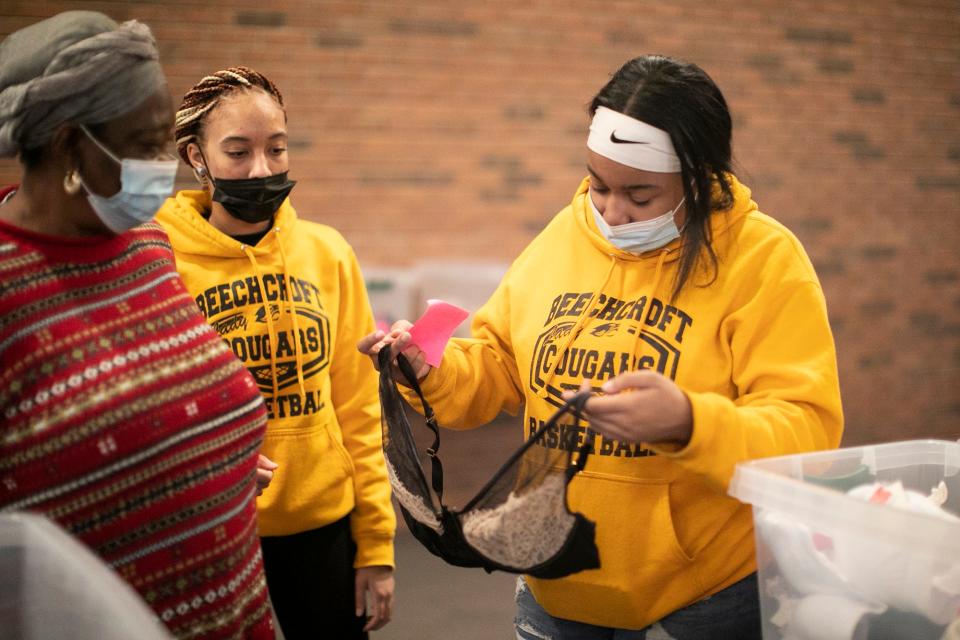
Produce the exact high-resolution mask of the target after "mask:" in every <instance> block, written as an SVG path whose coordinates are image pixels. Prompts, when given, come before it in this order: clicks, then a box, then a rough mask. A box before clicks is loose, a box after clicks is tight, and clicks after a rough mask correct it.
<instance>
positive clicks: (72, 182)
mask: <svg viewBox="0 0 960 640" xmlns="http://www.w3.org/2000/svg"><path fill="white" fill-rule="evenodd" d="M81 186H83V185H82V184H81V183H80V174H79V173H77V172H76V171H74V170H73V169H71V170H69V171H67V175H65V176H63V190H64V191H65V192H66V193H67V195H68V196H75V195H77V194H78V193H80V187H81Z"/></svg>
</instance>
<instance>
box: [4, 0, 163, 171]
mask: <svg viewBox="0 0 960 640" xmlns="http://www.w3.org/2000/svg"><path fill="white" fill-rule="evenodd" d="M164 83H165V79H164V76H163V71H162V70H161V68H160V62H159V55H158V53H157V46H156V42H155V41H154V39H153V34H151V33H150V29H149V27H147V26H146V25H145V24H142V23H140V22H137V21H136V20H130V21H128V22H124V23H123V24H122V25H119V26H118V25H117V23H116V22H114V21H113V20H111V19H110V18H108V17H107V16H105V15H103V14H101V13H97V12H94V11H65V12H63V13H60V14H57V15H55V16H53V17H52V18H48V19H46V20H43V21H41V22H37V23H35V24H32V25H30V26H29V27H25V28H23V29H21V30H19V31H16V32H14V33H12V34H10V35H9V36H7V38H6V39H4V40H3V42H0V157H11V156H13V155H16V154H17V153H18V152H20V151H23V150H25V149H35V148H38V147H42V146H43V145H44V144H46V143H47V142H48V141H49V140H50V138H51V137H52V136H53V134H54V132H56V130H57V128H58V127H60V126H61V125H63V124H65V123H68V122H73V123H76V124H85V125H94V124H101V123H104V122H108V121H110V120H113V119H114V118H117V117H119V116H121V115H123V114H125V113H128V112H130V111H131V110H133V109H134V108H135V107H136V106H138V105H139V104H140V103H142V102H143V101H144V100H145V99H146V98H147V97H148V96H149V95H150V94H151V93H153V92H154V91H156V90H157V88H158V87H160V86H162V85H163V84H164Z"/></svg>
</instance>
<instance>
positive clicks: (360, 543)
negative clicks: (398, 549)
mask: <svg viewBox="0 0 960 640" xmlns="http://www.w3.org/2000/svg"><path fill="white" fill-rule="evenodd" d="M356 543H357V555H356V556H355V557H354V560H353V568H354V569H360V568H362V567H376V566H384V567H390V568H391V569H393V568H394V567H395V566H396V565H395V563H394V558H393V536H389V535H388V536H383V535H368V536H361V537H360V538H358V539H357V540H356Z"/></svg>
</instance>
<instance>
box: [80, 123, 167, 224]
mask: <svg viewBox="0 0 960 640" xmlns="http://www.w3.org/2000/svg"><path fill="white" fill-rule="evenodd" d="M80 128H81V129H82V130H83V132H84V133H85V134H87V137H88V138H90V140H92V141H93V143H94V144H95V145H97V147H98V148H99V149H100V150H101V151H103V152H104V153H105V154H106V155H107V157H109V158H110V159H111V160H113V161H114V162H116V163H117V164H119V165H120V191H118V192H116V193H115V194H113V195H112V196H110V197H109V198H105V197H103V196H98V195H97V194H95V193H94V192H93V191H91V190H90V187H88V186H87V185H86V183H84V182H83V179H82V178H81V179H80V183H81V184H83V188H84V189H86V190H87V201H88V202H89V203H90V206H91V207H93V211H94V213H96V214H97V217H98V218H100V221H101V222H103V224H104V225H106V227H107V228H108V229H110V230H111V231H113V232H114V233H123V232H124V231H127V230H128V229H132V228H133V227H135V226H137V225H140V224H143V223H144V222H149V221H150V220H152V219H153V216H155V215H156V213H157V210H158V209H159V208H160V205H162V204H163V201H164V200H166V199H167V198H168V197H170V194H172V193H173V185H174V181H175V180H176V177H177V160H176V159H175V158H173V157H172V156H167V157H168V158H169V159H166V158H165V159H154V160H138V159H135V158H123V159H122V160H121V159H120V158H118V157H117V156H116V155H114V154H113V152H111V151H110V150H109V149H107V148H106V147H105V146H103V144H102V143H101V142H100V141H99V140H97V139H96V138H94V137H93V135H92V134H91V133H90V132H89V131H88V130H87V128H86V127H84V126H83V125H80Z"/></svg>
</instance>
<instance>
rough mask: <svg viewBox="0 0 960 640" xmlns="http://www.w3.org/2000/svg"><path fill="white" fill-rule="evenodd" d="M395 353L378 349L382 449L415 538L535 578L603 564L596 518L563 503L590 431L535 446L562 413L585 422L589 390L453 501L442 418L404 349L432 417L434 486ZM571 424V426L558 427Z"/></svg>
mask: <svg viewBox="0 0 960 640" xmlns="http://www.w3.org/2000/svg"><path fill="white" fill-rule="evenodd" d="M389 351H390V350H389V349H383V350H382V351H381V352H380V354H379V356H378V357H379V365H380V404H381V406H382V408H383V417H382V425H383V452H384V457H385V458H386V462H387V471H388V473H389V476H390V484H391V486H392V487H393V494H394V496H396V498H397V501H398V502H399V503H400V510H401V512H402V513H403V518H404V520H405V521H406V523H407V527H408V528H409V529H410V531H411V532H412V533H413V535H414V536H415V537H416V538H417V540H419V541H420V542H421V544H423V546H425V547H426V548H427V549H428V550H429V551H430V552H432V553H433V554H434V555H437V556H439V557H440V558H443V559H444V560H445V561H447V562H448V563H450V564H452V565H456V566H460V567H483V568H484V569H486V570H487V571H494V570H499V571H507V572H511V573H524V574H529V575H531V576H534V577H537V578H561V577H563V576H567V575H570V574H573V573H577V572H579V571H583V570H585V569H596V568H598V567H599V566H600V557H599V553H598V551H597V547H596V544H595V542H594V533H595V525H594V523H593V522H591V521H590V520H587V519H586V518H585V517H584V516H583V515H582V514H580V513H573V512H571V511H570V510H569V509H568V508H567V485H568V484H569V483H570V481H571V480H572V479H573V477H574V476H575V475H576V474H577V472H579V471H581V470H582V469H583V467H584V465H585V464H586V462H587V456H588V454H589V452H590V451H591V449H592V447H593V442H592V435H591V436H588V440H587V441H586V442H585V443H584V444H583V445H581V446H580V447H579V448H577V447H569V448H568V449H564V448H559V449H556V448H547V447H544V446H540V444H538V443H540V442H542V439H543V438H544V437H545V434H546V432H547V431H549V430H550V429H555V428H556V423H557V421H558V420H559V419H560V418H561V417H563V416H565V415H568V414H570V415H572V416H573V418H574V419H575V420H576V421H577V424H579V422H580V420H581V416H580V412H581V411H582V409H583V405H584V403H585V402H586V399H587V397H588V395H589V394H588V393H584V394H578V395H577V396H575V397H574V398H572V399H571V400H569V401H568V402H566V403H565V404H564V405H563V406H562V407H561V408H560V409H559V410H558V411H557V412H556V413H555V414H554V415H553V416H552V417H551V418H550V420H549V421H547V423H546V424H544V426H543V427H541V428H539V429H538V430H537V431H536V432H535V433H534V434H533V435H532V436H531V437H530V438H529V439H528V440H527V442H525V443H524V444H523V445H522V446H521V447H520V448H519V449H518V450H517V451H516V452H514V453H513V454H512V455H511V456H510V457H509V458H508V459H507V461H506V462H505V463H504V464H503V466H502V467H501V468H500V469H499V470H498V471H497V472H496V473H495V474H494V476H493V478H491V479H490V481H489V482H487V484H486V485H484V487H483V488H482V489H480V491H479V492H478V493H477V495H476V496H475V497H474V498H473V499H472V500H470V502H468V503H467V505H466V506H465V507H463V508H462V509H459V510H456V509H450V508H448V507H447V506H446V505H444V504H443V465H442V464H441V463H440V458H439V457H438V456H437V451H438V450H439V448H440V429H439V426H438V425H437V420H436V418H435V416H434V413H433V410H432V409H431V408H430V405H429V404H428V403H427V401H426V399H425V398H424V397H423V393H422V391H421V390H420V385H419V384H418V382H417V379H416V375H415V374H414V372H413V369H412V368H411V367H410V364H409V363H408V362H407V360H406V359H405V358H404V357H403V356H402V355H400V356H398V357H397V365H398V366H399V368H400V371H401V372H402V373H403V375H404V377H405V378H406V379H407V382H408V384H409V385H410V387H411V388H413V390H414V391H415V392H416V393H417V395H418V396H419V399H420V402H421V403H422V405H423V414H424V416H425V422H426V425H427V427H428V428H429V429H430V431H432V432H433V438H434V439H433V445H432V446H431V447H430V448H428V449H427V452H426V453H427V455H428V456H429V457H430V463H431V483H430V484H429V485H428V484H427V480H426V477H425V475H424V472H423V468H422V467H421V466H420V459H419V456H418V454H417V447H416V442H415V440H414V438H413V434H412V432H411V430H410V423H409V421H408V420H407V416H406V413H405V411H404V404H405V403H404V401H403V398H402V397H401V396H400V393H399V392H398V391H397V387H396V382H395V381H394V379H393V374H392V367H391V366H390V355H389ZM575 431H576V430H574V429H565V430H563V431H562V433H575ZM574 449H576V457H574V451H573V450H574ZM431 487H432V491H431Z"/></svg>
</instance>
